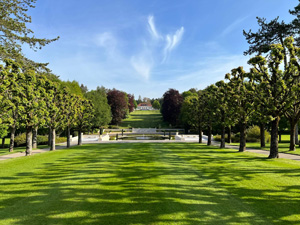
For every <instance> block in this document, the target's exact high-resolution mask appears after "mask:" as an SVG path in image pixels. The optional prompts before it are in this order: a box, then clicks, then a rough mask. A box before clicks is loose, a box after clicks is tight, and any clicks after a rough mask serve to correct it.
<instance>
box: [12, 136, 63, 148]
mask: <svg viewBox="0 0 300 225" xmlns="http://www.w3.org/2000/svg"><path fill="white" fill-rule="evenodd" d="M66 141H67V138H66V137H56V138H55V143H56V144H59V143H64V142H66ZM37 143H38V145H47V144H48V135H38V136H37ZM14 144H15V146H16V147H19V146H25V145H26V134H25V133H22V134H19V135H17V136H16V137H15V142H14Z"/></svg>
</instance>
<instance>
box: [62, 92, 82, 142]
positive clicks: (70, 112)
mask: <svg viewBox="0 0 300 225" xmlns="http://www.w3.org/2000/svg"><path fill="white" fill-rule="evenodd" d="M80 99H81V98H80V97H79V96H78V95H75V94H68V95H67V96H65V100H64V101H65V125H66V128H67V148H70V147H71V128H72V127H75V126H76V119H77V113H78V110H79V109H80V107H79V104H80Z"/></svg>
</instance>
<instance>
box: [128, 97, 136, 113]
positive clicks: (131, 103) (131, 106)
mask: <svg viewBox="0 0 300 225" xmlns="http://www.w3.org/2000/svg"><path fill="white" fill-rule="evenodd" d="M127 97H128V107H129V112H133V111H134V108H135V107H134V95H131V94H128V95H127Z"/></svg>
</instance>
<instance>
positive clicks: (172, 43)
mask: <svg viewBox="0 0 300 225" xmlns="http://www.w3.org/2000/svg"><path fill="white" fill-rule="evenodd" d="M183 33H184V27H181V28H180V29H178V30H177V31H176V32H175V34H173V35H170V34H168V35H167V36H166V46H165V48H164V59H163V62H164V61H165V60H166V59H167V57H168V54H169V53H170V52H171V51H172V50H173V49H174V48H175V47H176V45H178V44H179V42H180V41H181V39H182V36H183Z"/></svg>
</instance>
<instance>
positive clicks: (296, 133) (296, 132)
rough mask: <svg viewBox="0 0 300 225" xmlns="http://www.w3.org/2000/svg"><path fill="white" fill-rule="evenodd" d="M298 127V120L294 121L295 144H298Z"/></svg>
mask: <svg viewBox="0 0 300 225" xmlns="http://www.w3.org/2000/svg"><path fill="white" fill-rule="evenodd" d="M298 136H299V127H298V122H297V123H296V130H295V144H296V145H299V137H298Z"/></svg>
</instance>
